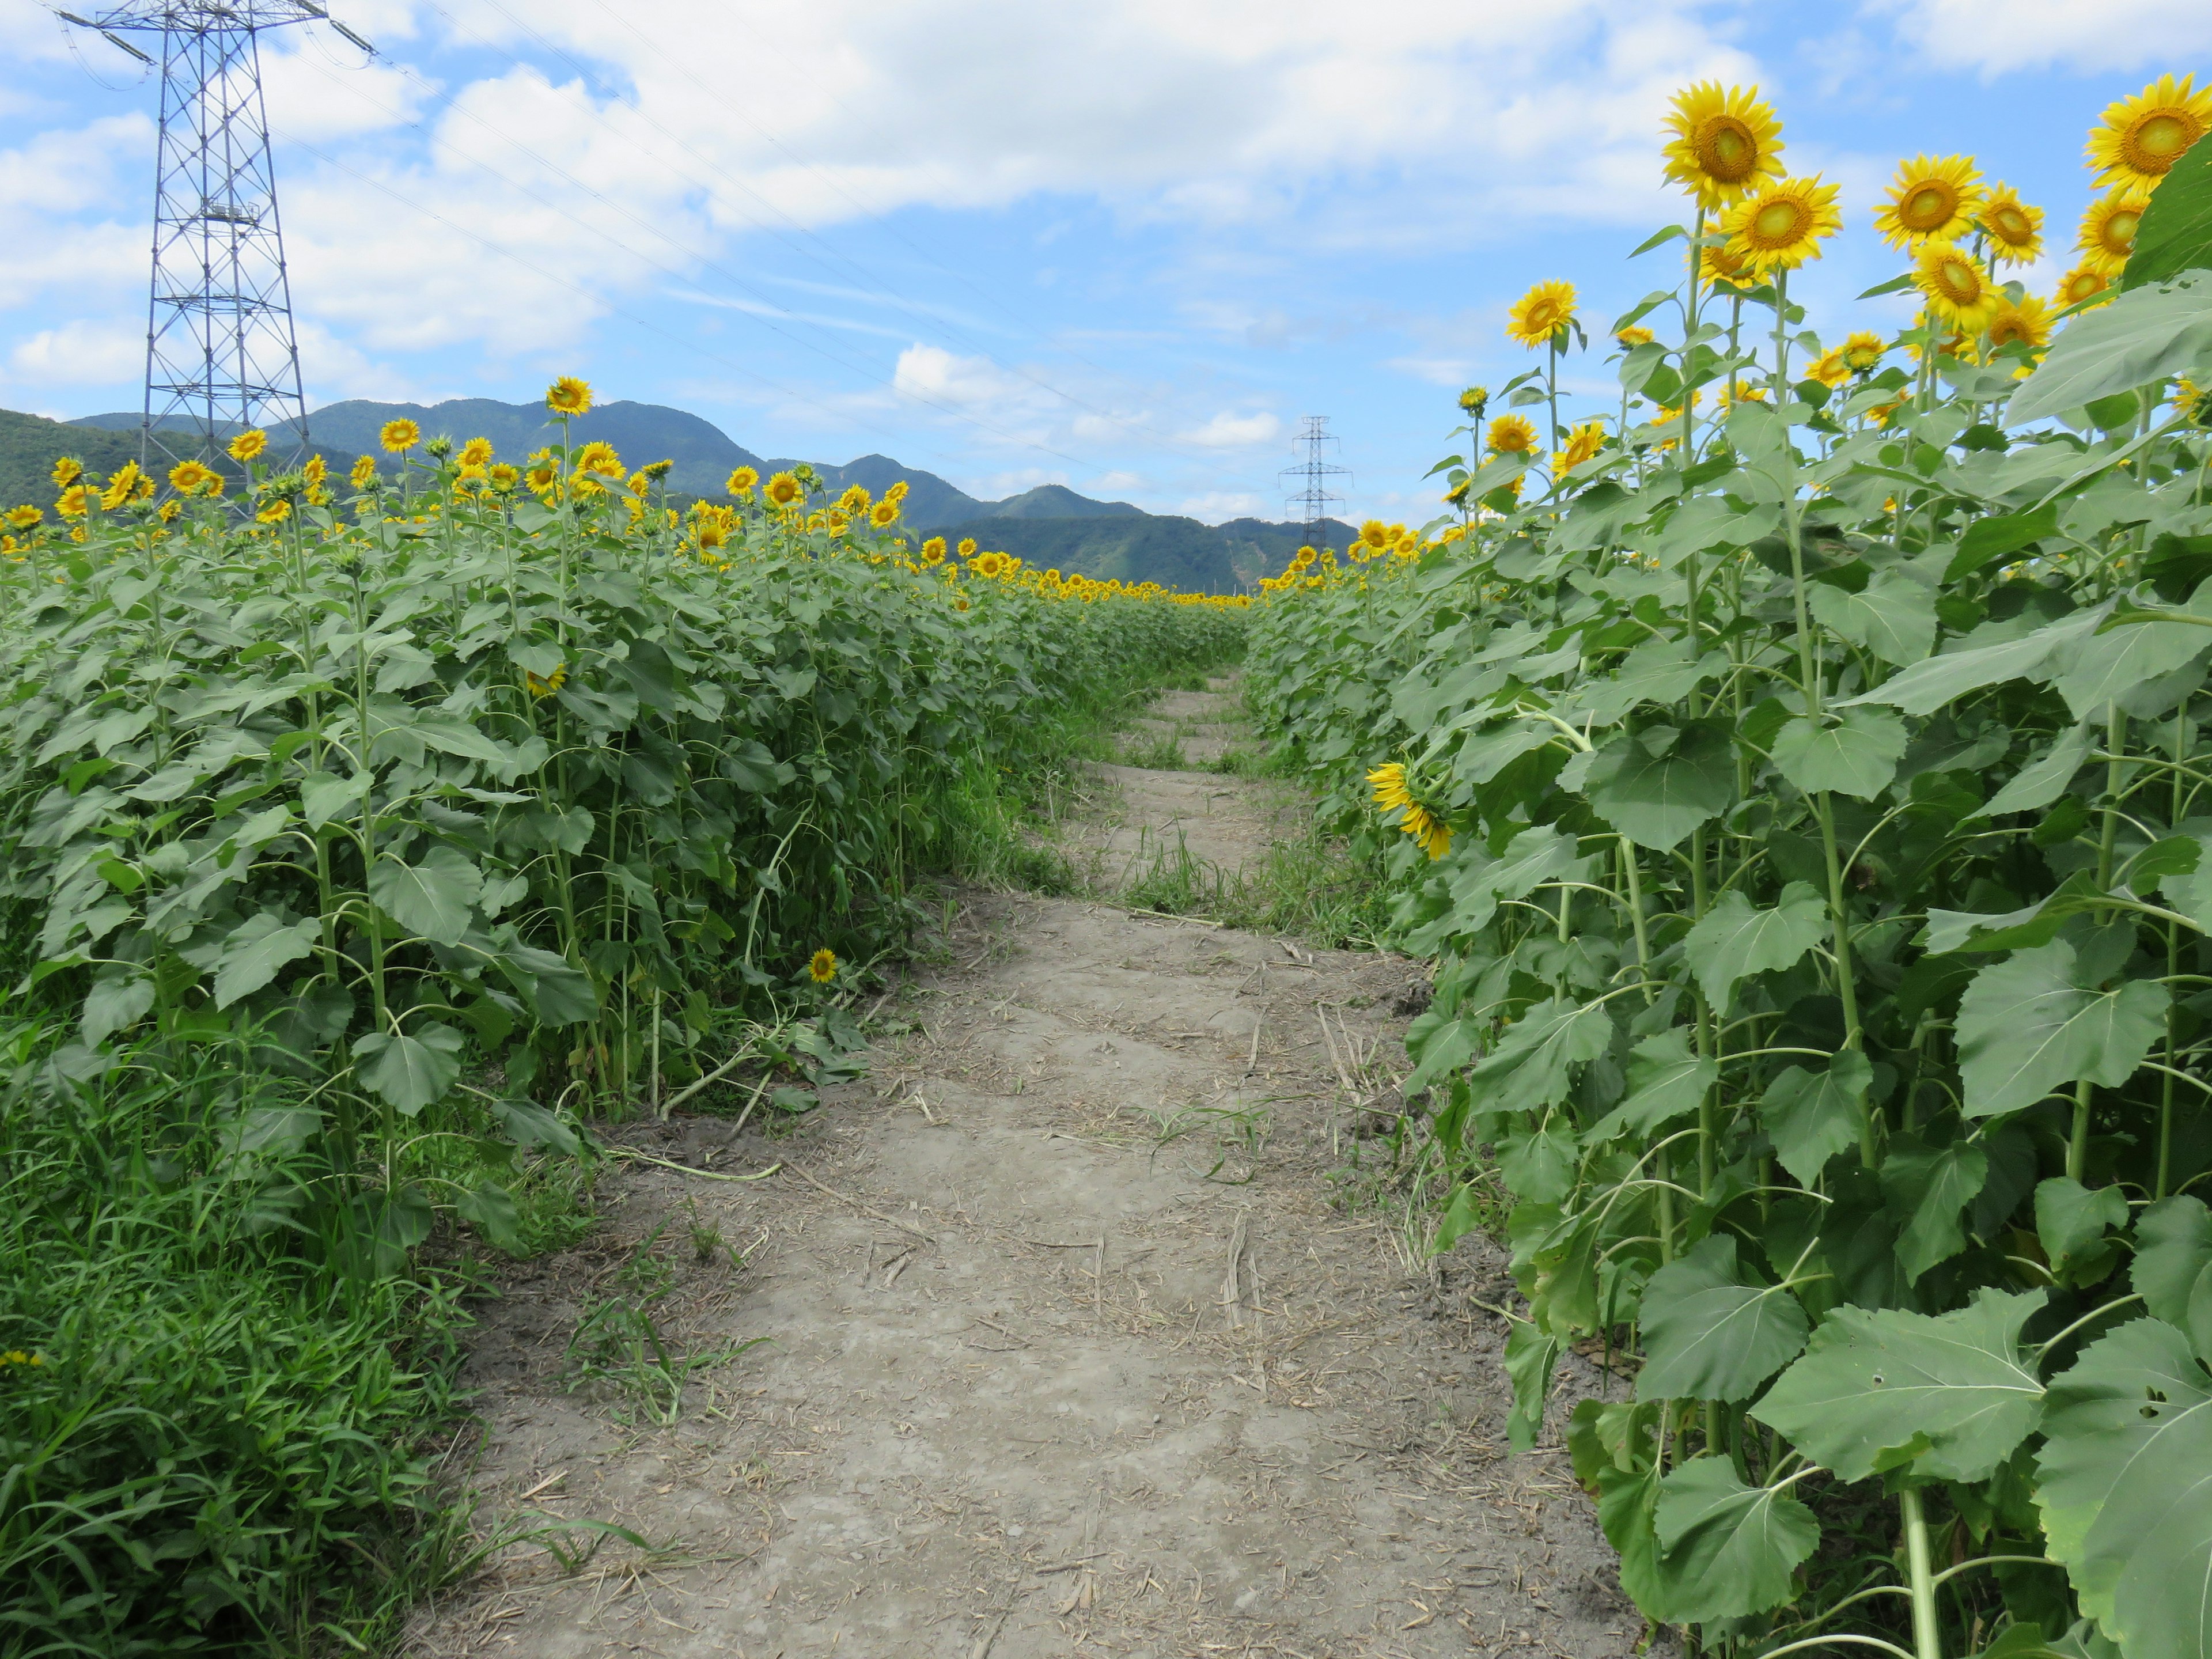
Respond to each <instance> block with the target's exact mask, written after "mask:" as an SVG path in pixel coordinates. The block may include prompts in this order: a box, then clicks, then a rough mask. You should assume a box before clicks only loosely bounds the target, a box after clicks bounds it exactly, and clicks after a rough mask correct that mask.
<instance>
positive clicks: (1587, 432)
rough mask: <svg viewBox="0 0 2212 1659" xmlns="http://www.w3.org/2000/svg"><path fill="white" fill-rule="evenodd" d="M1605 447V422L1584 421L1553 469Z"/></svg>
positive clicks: (1570, 464) (1567, 469) (1570, 468)
mask: <svg viewBox="0 0 2212 1659" xmlns="http://www.w3.org/2000/svg"><path fill="white" fill-rule="evenodd" d="M1604 447H1605V422H1602V421H1584V422H1583V423H1582V424H1581V425H1580V426H1578V427H1576V428H1574V429H1573V430H1571V431H1570V432H1569V433H1568V434H1567V442H1566V447H1565V448H1564V449H1562V450H1560V451H1559V454H1558V455H1557V456H1555V457H1553V461H1552V470H1553V471H1555V472H1571V471H1573V470H1574V469H1575V468H1577V467H1578V466H1580V465H1582V464H1583V462H1584V461H1586V460H1589V459H1590V458H1591V457H1592V456H1593V455H1595V454H1596V453H1598V451H1599V450H1601V449H1602V448H1604ZM1405 539H1406V538H1404V537H1402V536H1401V537H1400V538H1398V540H1399V544H1400V547H1401V551H1402V550H1403V544H1404V542H1405Z"/></svg>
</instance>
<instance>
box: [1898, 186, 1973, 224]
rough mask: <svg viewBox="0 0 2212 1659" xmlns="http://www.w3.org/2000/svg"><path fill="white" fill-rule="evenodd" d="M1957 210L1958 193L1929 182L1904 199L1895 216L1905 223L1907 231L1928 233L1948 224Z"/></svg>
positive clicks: (1947, 187) (1948, 187)
mask: <svg viewBox="0 0 2212 1659" xmlns="http://www.w3.org/2000/svg"><path fill="white" fill-rule="evenodd" d="M1958 209H1959V192H1958V191H1955V190H1953V189H1952V188H1951V187H1950V186H1949V185H1945V184H1938V183H1936V182H1934V181H1933V180H1931V181H1929V183H1927V184H1923V185H1920V186H1919V187H1918V188H1917V189H1916V190H1914V191H1912V193H1911V195H1909V196H1907V197H1905V202H1904V204H1903V205H1902V206H1901V207H1900V208H1899V210H1898V217H1899V218H1900V219H1902V220H1904V221H1905V228H1906V229H1908V230H1917V231H1930V230H1935V229H1937V228H1940V227H1942V226H1943V225H1947V224H1948V223H1950V222H1951V216H1952V215H1953V214H1954V213H1955V212H1957V211H1958Z"/></svg>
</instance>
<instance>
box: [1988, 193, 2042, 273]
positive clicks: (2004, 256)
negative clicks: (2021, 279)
mask: <svg viewBox="0 0 2212 1659" xmlns="http://www.w3.org/2000/svg"><path fill="white" fill-rule="evenodd" d="M1981 227H1982V230H1983V232H1984V234H1986V235H1987V236H1988V237H1989V239H1990V247H1989V254H1990V264H1997V265H2003V264H2013V265H2032V264H2034V263H2035V262H2036V260H2037V259H2039V258H2041V257H2042V255H2043V210H2042V209H2041V208H2039V207H2030V206H2029V205H2028V204H2027V203H2026V202H2023V201H2021V199H2020V192H2019V191H2016V190H2015V189H2014V188H2013V187H2012V186H2011V185H1997V186H1996V187H1995V188H1994V189H1992V190H1991V191H1990V198H1989V200H1988V201H1986V202H1984V203H1983V204H1982V217H1981Z"/></svg>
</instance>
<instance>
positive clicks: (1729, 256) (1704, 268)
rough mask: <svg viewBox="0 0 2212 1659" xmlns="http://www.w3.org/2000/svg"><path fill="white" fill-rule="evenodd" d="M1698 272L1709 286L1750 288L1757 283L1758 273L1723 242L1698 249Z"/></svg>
mask: <svg viewBox="0 0 2212 1659" xmlns="http://www.w3.org/2000/svg"><path fill="white" fill-rule="evenodd" d="M1698 274H1699V276H1702V277H1703V278H1705V284H1706V286H1707V287H1709V288H1725V289H1750V288H1754V287H1756V286H1757V285H1758V283H1759V273H1758V272H1757V271H1755V270H1753V269H1752V268H1751V266H1750V265H1749V264H1747V262H1746V261H1744V260H1743V259H1741V258H1738V257H1737V256H1736V255H1735V254H1734V253H1732V252H1729V249H1728V247H1727V246H1726V245H1725V244H1718V245H1716V246H1712V247H1709V248H1705V249H1701V250H1700V251H1699V254H1698Z"/></svg>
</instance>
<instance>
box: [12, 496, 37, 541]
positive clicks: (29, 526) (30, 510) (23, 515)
mask: <svg viewBox="0 0 2212 1659" xmlns="http://www.w3.org/2000/svg"><path fill="white" fill-rule="evenodd" d="M45 522H46V509H45V508H44V507H33V506H31V505H30V504H29V503H28V502H25V503H24V504H23V505H22V506H21V507H9V509H8V527H9V529H10V530H20V531H21V532H25V533H26V534H28V533H29V532H32V531H33V530H36V529H37V528H38V527H39V526H40V525H42V524H44V523H45Z"/></svg>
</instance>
